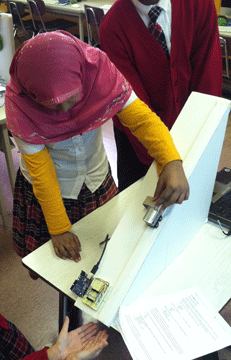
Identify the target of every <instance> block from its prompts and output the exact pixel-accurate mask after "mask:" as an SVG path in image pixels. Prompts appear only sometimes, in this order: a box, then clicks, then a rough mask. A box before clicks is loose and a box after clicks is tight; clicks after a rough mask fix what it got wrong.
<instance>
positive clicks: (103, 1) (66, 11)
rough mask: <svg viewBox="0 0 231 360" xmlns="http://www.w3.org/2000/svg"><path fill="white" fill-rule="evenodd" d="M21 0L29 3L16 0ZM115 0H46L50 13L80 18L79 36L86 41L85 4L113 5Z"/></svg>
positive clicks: (96, 5) (97, 5) (47, 9)
mask: <svg viewBox="0 0 231 360" xmlns="http://www.w3.org/2000/svg"><path fill="white" fill-rule="evenodd" d="M17 1H20V2H22V3H24V4H26V5H27V1H26V0H16V2H17ZM113 3H114V0H99V1H93V0H89V1H87V0H85V1H81V2H79V3H78V4H76V5H75V4H74V5H72V4H70V5H59V4H58V2H57V1H56V0H45V5H46V11H47V13H50V14H60V15H63V16H73V17H77V18H78V19H79V37H80V40H82V41H84V30H83V21H84V20H85V10H84V5H91V6H95V7H101V6H103V5H112V4H113Z"/></svg>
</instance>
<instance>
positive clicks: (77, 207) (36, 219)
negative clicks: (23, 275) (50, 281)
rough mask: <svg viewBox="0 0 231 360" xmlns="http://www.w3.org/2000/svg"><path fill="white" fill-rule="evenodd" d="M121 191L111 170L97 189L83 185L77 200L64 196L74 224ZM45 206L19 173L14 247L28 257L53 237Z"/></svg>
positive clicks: (20, 254)
mask: <svg viewBox="0 0 231 360" xmlns="http://www.w3.org/2000/svg"><path fill="white" fill-rule="evenodd" d="M117 192H118V189H117V187H116V184H115V182H114V180H113V178H112V175H111V170H110V169H109V171H108V174H107V176H106V178H105V180H104V181H103V183H102V184H101V186H100V187H99V188H98V189H97V190H96V191H95V192H94V193H91V191H90V190H89V189H88V188H87V186H86V185H85V184H83V186H82V189H81V191H80V193H79V195H78V197H77V199H63V202H64V206H65V208H66V211H67V215H68V217H69V219H70V222H71V223H72V224H74V223H75V222H76V221H78V220H80V219H82V218H83V217H84V216H86V215H88V214H89V213H91V212H92V211H93V210H95V209H97V208H98V207H99V206H101V205H103V204H105V203H106V202H107V201H109V200H110V199H112V198H113V197H114V196H115V195H116V194H117ZM50 238H51V236H50V234H49V232H48V228H47V225H46V221H45V218H44V215H43V212H42V209H41V206H40V204H39V202H38V200H37V199H36V197H35V195H34V192H33V187H32V185H31V184H30V183H29V182H28V181H27V180H26V178H25V177H24V176H23V175H22V173H21V170H20V169H19V170H18V172H17V177H16V183H15V190H14V202H13V246H14V250H15V251H16V253H17V254H18V255H19V256H21V257H24V256H26V255H27V254H29V253H30V252H32V251H34V250H35V249H37V248H38V247H39V246H41V245H43V244H44V243H45V242H47V241H48V240H50Z"/></svg>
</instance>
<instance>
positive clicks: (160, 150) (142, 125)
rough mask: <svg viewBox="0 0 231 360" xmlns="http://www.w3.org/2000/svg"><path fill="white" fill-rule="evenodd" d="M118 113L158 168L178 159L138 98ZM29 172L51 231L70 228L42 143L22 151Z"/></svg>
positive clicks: (168, 137) (156, 119)
mask: <svg viewBox="0 0 231 360" xmlns="http://www.w3.org/2000/svg"><path fill="white" fill-rule="evenodd" d="M117 115H118V117H119V119H120V121H121V122H122V124H123V125H124V126H127V127H129V128H130V130H131V132H132V133H133V134H134V135H135V136H136V137H137V138H138V139H139V140H140V141H141V142H142V143H143V145H144V146H145V147H146V148H147V149H148V152H149V154H150V155H151V156H152V157H154V158H155V160H156V161H157V163H158V165H159V167H160V168H163V167H164V166H165V165H166V164H167V163H169V162H170V161H174V160H180V159H181V157H180V155H179V153H178V152H177V150H176V148H175V145H174V143H173V140H172V137H171V135H170V133H169V131H168V129H167V127H166V126H165V125H164V124H163V123H162V121H161V120H160V118H159V117H158V116H157V115H156V114H155V113H153V112H152V111H151V110H150V109H149V107H148V106H147V105H145V104H144V103H143V102H142V101H141V100H139V99H136V100H135V101H133V102H132V103H131V104H130V105H128V106H127V107H125V108H124V109H122V110H121V111H120V112H119V113H118V114H117ZM22 156H23V159H24V161H25V163H26V166H27V169H28V171H29V174H30V175H31V177H32V178H33V190H34V194H35V196H36V198H37V200H38V201H39V203H40V205H41V208H42V211H43V214H44V217H45V220H46V223H47V226H48V230H49V232H50V234H51V235H56V234H61V233H64V232H66V231H68V230H70V229H71V223H70V220H69V218H68V216H67V213H66V210H65V207H64V204H63V200H62V195H61V191H60V186H59V181H58V178H57V175H56V170H55V166H54V163H53V160H52V158H51V155H50V153H49V150H48V149H47V147H45V148H44V149H43V150H42V151H39V152H37V153H35V154H29V155H26V154H22Z"/></svg>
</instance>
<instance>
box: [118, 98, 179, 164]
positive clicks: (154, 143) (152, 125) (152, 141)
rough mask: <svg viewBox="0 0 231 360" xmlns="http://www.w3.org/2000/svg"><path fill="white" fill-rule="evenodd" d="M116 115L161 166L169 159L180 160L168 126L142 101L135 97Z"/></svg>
mask: <svg viewBox="0 0 231 360" xmlns="http://www.w3.org/2000/svg"><path fill="white" fill-rule="evenodd" d="M117 116H118V117H119V119H120V121H121V123H122V124H123V125H124V126H126V127H128V128H129V129H130V130H131V132H132V134H133V135H134V136H135V137H137V139H138V140H139V141H140V142H141V143H142V144H143V145H144V146H145V147H146V149H147V150H148V153H149V154H150V155H151V156H152V157H153V158H154V159H155V160H156V161H157V163H158V165H159V166H160V167H161V168H163V167H164V166H165V165H166V164H167V163H169V162H170V161H174V160H181V157H180V155H179V153H178V151H177V149H176V147H175V145H174V143H173V139H172V137H171V135H170V132H169V130H168V128H167V127H166V126H165V125H164V123H163V122H162V121H161V119H160V118H159V117H158V116H157V115H156V114H155V113H154V112H152V111H151V110H150V108H149V107H148V106H147V105H146V104H145V103H144V102H143V101H141V100H140V99H136V100H135V101H133V102H132V103H131V104H130V105H128V106H127V107H125V108H124V109H122V110H121V111H120V112H119V113H118V114H117Z"/></svg>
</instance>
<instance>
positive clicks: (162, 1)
mask: <svg viewBox="0 0 231 360" xmlns="http://www.w3.org/2000/svg"><path fill="white" fill-rule="evenodd" d="M132 2H133V4H134V5H135V7H136V8H137V10H138V11H139V12H140V13H141V14H143V15H147V14H148V13H149V10H150V9H151V7H152V6H155V5H143V4H142V3H141V2H140V1H138V0H132ZM156 5H158V6H159V7H161V8H162V9H163V10H165V11H166V12H167V11H168V9H169V7H171V0H159V2H158V3H157V4H156Z"/></svg>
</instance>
